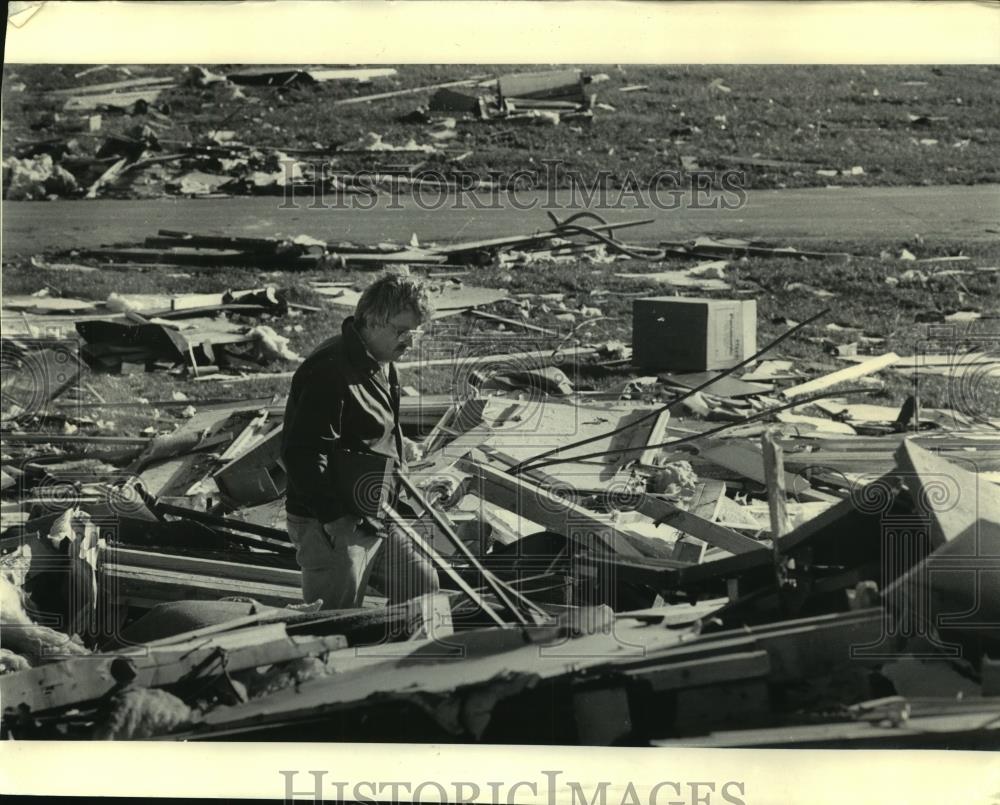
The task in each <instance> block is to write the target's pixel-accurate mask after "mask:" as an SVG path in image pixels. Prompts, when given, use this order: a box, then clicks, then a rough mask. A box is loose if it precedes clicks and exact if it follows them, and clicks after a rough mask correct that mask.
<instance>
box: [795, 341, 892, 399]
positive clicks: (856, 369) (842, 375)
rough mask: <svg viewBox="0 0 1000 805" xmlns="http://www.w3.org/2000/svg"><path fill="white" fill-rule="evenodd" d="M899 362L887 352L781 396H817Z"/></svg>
mask: <svg viewBox="0 0 1000 805" xmlns="http://www.w3.org/2000/svg"><path fill="white" fill-rule="evenodd" d="M898 360H899V355H897V354H896V353H895V352H887V353H886V354H885V355H879V356H878V357H877V358H871V359H870V360H867V361H864V362H862V363H858V364H855V365H854V366H849V367H847V368H846V369H840V370H838V371H836V372H831V373H830V374H828V375H823V376H822V377H817V378H814V379H813V380H809V381H807V382H805V383H800V384H799V385H797V386H792V387H790V388H787V389H784V390H783V391H782V392H781V396H782V397H784V398H785V399H787V400H793V399H795V398H796V397H802V396H803V395H806V394H815V393H816V392H817V391H823V390H824V389H828V388H831V387H832V386H836V385H837V384H838V383H844V382H846V381H848V380H857V379H858V378H859V377H866V376H867V375H870V374H874V373H875V372H880V371H882V370H883V369H886V368H888V367H890V366H892V365H893V364H894V363H896V361H898Z"/></svg>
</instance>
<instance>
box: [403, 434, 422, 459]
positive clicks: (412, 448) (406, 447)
mask: <svg viewBox="0 0 1000 805" xmlns="http://www.w3.org/2000/svg"><path fill="white" fill-rule="evenodd" d="M423 457H424V448H423V447H422V446H421V445H419V444H418V443H417V442H415V441H413V440H412V439H407V438H406V437H405V436H404V437H403V458H404V459H405V460H406V463H407V464H414V463H416V462H418V461H420V459H422V458H423Z"/></svg>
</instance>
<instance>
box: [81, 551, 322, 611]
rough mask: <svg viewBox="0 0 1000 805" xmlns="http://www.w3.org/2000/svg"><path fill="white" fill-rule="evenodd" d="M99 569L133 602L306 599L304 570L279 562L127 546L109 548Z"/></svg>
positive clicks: (280, 603) (125, 599)
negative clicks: (262, 562)
mask: <svg viewBox="0 0 1000 805" xmlns="http://www.w3.org/2000/svg"><path fill="white" fill-rule="evenodd" d="M103 555H104V560H103V563H102V564H101V566H100V569H99V571H98V572H99V574H102V575H103V577H104V579H105V580H106V582H107V583H109V584H113V585H117V587H115V588H114V589H116V590H117V593H118V595H119V596H120V599H121V600H122V601H123V602H127V603H128V604H129V605H130V606H135V607H149V606H153V605H155V604H158V603H161V602H163V601H181V600H185V599H193V600H210V601H215V600H218V599H219V598H224V597H226V596H234V595H235V596H244V597H247V598H253V599H254V600H256V601H260V602H261V603H263V604H270V605H272V606H278V607H283V606H287V605H288V604H300V603H302V588H301V573H300V572H299V571H298V570H291V569H287V568H280V567H264V566H262V565H250V564H241V563H239V562H222V561H219V560H216V559H201V558H194V557H189V556H174V555H167V554H159V553H153V552H151V551H138V550H131V549H125V548H116V549H114V550H110V549H109V550H107V551H106V552H105V553H104V554H103Z"/></svg>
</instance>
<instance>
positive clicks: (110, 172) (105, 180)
mask: <svg viewBox="0 0 1000 805" xmlns="http://www.w3.org/2000/svg"><path fill="white" fill-rule="evenodd" d="M127 162H128V160H127V159H126V158H125V157H122V158H121V159H119V160H118V161H117V162H115V163H114V164H113V165H112V166H111V167H110V168H108V169H107V170H106V171H104V173H102V174H101V175H100V176H99V177H98V178H97V181H95V182H94V183H93V184H92V185H91V186H90V187H89V188H87V195H86V198H97V194H98V192H99V191H100V189H101V188H102V187H104V185H106V184H110V183H111V182H113V181H114V180H115V179H117V178H118V176H119V175H120V174H121V172H122V171H123V170H124V168H125V165H126V163H127Z"/></svg>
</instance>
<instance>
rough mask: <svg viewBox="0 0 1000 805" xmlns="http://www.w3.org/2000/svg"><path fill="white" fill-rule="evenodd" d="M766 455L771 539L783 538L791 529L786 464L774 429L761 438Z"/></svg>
mask: <svg viewBox="0 0 1000 805" xmlns="http://www.w3.org/2000/svg"><path fill="white" fill-rule="evenodd" d="M760 442H761V447H762V448H763V457H764V481H765V483H766V484H767V508H768V513H769V514H770V519H771V539H773V540H775V542H777V540H779V539H781V538H782V537H783V536H785V534H787V533H788V532H789V531H790V530H791V526H790V521H789V519H788V508H787V505H786V504H787V500H786V494H785V464H784V459H783V457H782V453H781V447H780V446H779V445H778V443H777V440H776V438H775V434H774V431H768V432H766V433H765V434H764V435H763V436H761V439H760Z"/></svg>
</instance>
